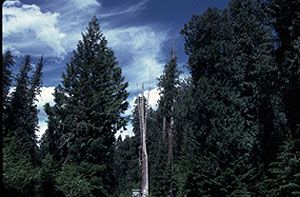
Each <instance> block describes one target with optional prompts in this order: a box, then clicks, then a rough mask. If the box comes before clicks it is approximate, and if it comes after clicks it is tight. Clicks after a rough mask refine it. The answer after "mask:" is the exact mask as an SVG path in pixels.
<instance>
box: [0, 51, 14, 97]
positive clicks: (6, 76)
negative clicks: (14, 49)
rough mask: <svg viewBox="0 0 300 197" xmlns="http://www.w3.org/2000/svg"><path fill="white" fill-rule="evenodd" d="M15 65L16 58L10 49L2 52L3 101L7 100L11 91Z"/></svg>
mask: <svg viewBox="0 0 300 197" xmlns="http://www.w3.org/2000/svg"><path fill="white" fill-rule="evenodd" d="M13 65H14V59H13V56H12V54H11V52H10V51H6V52H5V53H4V54H2V69H3V70H2V72H3V81H2V83H3V86H2V91H3V92H2V101H3V103H4V101H5V100H6V96H7V94H8V92H9V88H10V86H11V81H12V74H11V66H13Z"/></svg>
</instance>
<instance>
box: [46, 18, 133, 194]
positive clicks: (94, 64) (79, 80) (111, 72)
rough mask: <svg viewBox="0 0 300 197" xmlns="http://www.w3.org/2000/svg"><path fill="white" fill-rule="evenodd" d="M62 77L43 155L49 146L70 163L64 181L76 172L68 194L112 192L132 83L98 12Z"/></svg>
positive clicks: (50, 112)
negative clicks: (119, 135) (118, 136)
mask: <svg viewBox="0 0 300 197" xmlns="http://www.w3.org/2000/svg"><path fill="white" fill-rule="evenodd" d="M62 78H63V79H62V84H61V85H59V86H57V87H56V89H55V94H54V96H55V105H54V106H52V107H51V106H50V105H46V106H45V110H46V113H47V114H48V116H49V122H48V125H49V127H48V129H47V131H46V133H45V135H44V136H43V141H42V147H41V149H42V151H43V155H46V154H47V152H48V153H50V154H51V155H52V156H53V159H54V161H55V162H58V163H59V165H61V164H62V163H64V165H66V166H67V167H66V168H63V169H62V170H63V173H62V174H60V175H59V177H60V178H59V179H58V180H59V183H62V182H63V181H64V180H65V181H66V182H69V181H71V179H70V180H69V179H68V178H67V177H65V176H67V174H66V173H70V174H71V175H72V176H74V180H75V182H70V183H69V184H70V185H69V186H67V185H65V186H63V187H61V188H60V189H61V191H63V192H64V193H65V194H66V195H73V194H74V192H75V193H76V192H78V193H80V191H81V190H82V195H83V196H84V195H93V196H108V195H110V194H112V193H113V192H114V190H115V189H116V182H115V181H116V180H115V177H114V174H113V173H112V171H113V165H112V164H113V159H114V149H115V148H114V141H115V137H114V134H115V133H116V132H117V130H119V129H121V128H122V127H124V126H125V124H126V118H125V117H124V116H122V115H121V114H122V113H124V111H125V110H126V109H127V105H128V103H127V102H126V98H127V96H128V93H127V92H126V87H127V86H128V84H127V83H125V82H124V77H123V76H122V71H121V68H120V67H119V66H118V64H117V61H116V58H115V56H114V53H113V51H112V50H111V49H110V48H108V47H107V41H106V39H105V37H104V36H103V34H102V33H101V31H100V27H99V24H98V21H97V19H96V18H95V17H94V18H93V19H92V20H91V21H90V22H89V24H88V27H87V32H86V33H84V34H82V40H81V41H79V42H78V45H77V49H76V50H75V51H74V53H73V57H72V59H71V61H70V63H68V64H67V67H66V71H65V73H63V76H62ZM68 164H70V165H72V166H73V167H72V168H71V167H70V166H68ZM79 164H80V165H81V167H79V166H77V165H79ZM83 165H87V166H86V167H85V168H83ZM73 168H74V169H73ZM88 169H90V170H92V171H88ZM76 173H77V174H76ZM81 179H82V181H83V186H86V187H83V188H80V190H78V189H79V188H75V187H76V184H78V182H76V181H80V180H81ZM72 187H74V188H72ZM89 187H91V188H89ZM87 188H89V189H88V190H87ZM69 192H71V193H70V194H69Z"/></svg>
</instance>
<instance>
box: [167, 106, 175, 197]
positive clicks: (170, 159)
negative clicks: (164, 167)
mask: <svg viewBox="0 0 300 197" xmlns="http://www.w3.org/2000/svg"><path fill="white" fill-rule="evenodd" d="M173 114H174V100H173V105H172V107H171V117H170V120H169V124H168V127H167V128H168V166H169V170H170V172H171V174H170V176H172V174H173V142H174V117H173ZM170 179H172V177H170ZM168 196H169V197H173V196H174V194H173V184H172V182H171V185H170V190H169V195H168Z"/></svg>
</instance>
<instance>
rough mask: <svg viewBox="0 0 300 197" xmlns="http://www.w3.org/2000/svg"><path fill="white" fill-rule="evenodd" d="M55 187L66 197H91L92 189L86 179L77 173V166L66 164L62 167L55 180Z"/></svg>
mask: <svg viewBox="0 0 300 197" xmlns="http://www.w3.org/2000/svg"><path fill="white" fill-rule="evenodd" d="M56 181H57V187H58V189H59V190H61V191H63V193H64V194H65V196H66V197H75V196H78V197H84V196H88V197H92V196H93V194H92V190H93V187H92V186H91V184H90V182H89V181H88V180H87V178H86V177H84V176H83V175H81V174H80V173H79V169H78V166H77V165H72V164H67V165H64V166H63V167H62V170H61V171H60V172H59V174H58V176H57V178H56Z"/></svg>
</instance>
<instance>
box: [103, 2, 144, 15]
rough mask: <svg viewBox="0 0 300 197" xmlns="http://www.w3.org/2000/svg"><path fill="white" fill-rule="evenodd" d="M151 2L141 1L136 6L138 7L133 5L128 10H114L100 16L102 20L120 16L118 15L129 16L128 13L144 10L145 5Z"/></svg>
mask: <svg viewBox="0 0 300 197" xmlns="http://www.w3.org/2000/svg"><path fill="white" fill-rule="evenodd" d="M148 1H149V0H144V1H141V2H140V3H138V4H136V5H132V6H130V7H128V8H125V9H118V10H114V11H111V12H108V13H105V14H100V17H101V18H106V17H111V16H118V15H122V14H127V13H132V12H136V11H138V10H140V9H142V8H143V7H144V5H145V4H146V3H147V2H148Z"/></svg>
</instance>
